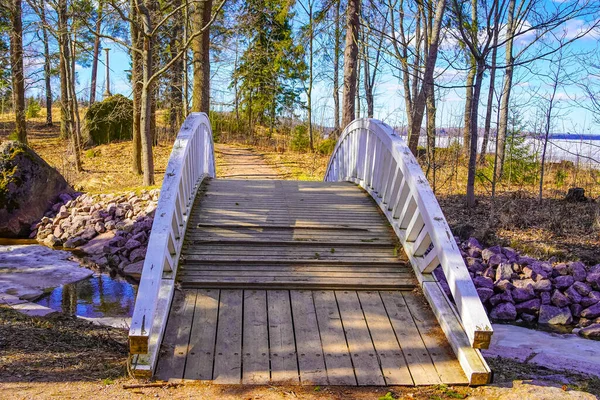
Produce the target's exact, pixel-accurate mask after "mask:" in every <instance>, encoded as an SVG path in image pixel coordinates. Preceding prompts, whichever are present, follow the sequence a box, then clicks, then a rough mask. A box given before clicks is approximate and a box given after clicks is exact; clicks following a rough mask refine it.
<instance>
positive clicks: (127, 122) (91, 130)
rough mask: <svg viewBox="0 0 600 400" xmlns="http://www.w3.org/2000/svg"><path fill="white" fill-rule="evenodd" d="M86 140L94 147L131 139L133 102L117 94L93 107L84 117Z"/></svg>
mask: <svg viewBox="0 0 600 400" xmlns="http://www.w3.org/2000/svg"><path fill="white" fill-rule="evenodd" d="M84 120H85V125H84V129H83V136H84V140H85V141H86V142H87V143H89V144H92V145H98V144H104V143H110V142H112V141H115V140H127V139H131V136H132V132H133V130H132V129H133V128H132V127H133V102H132V101H131V100H130V99H128V98H127V97H125V96H123V95H120V94H117V95H114V96H110V97H107V98H106V99H104V100H102V101H100V102H96V103H94V104H93V105H91V106H90V107H89V108H88V109H87V111H86V113H85V116H84Z"/></svg>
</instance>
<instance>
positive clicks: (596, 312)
mask: <svg viewBox="0 0 600 400" xmlns="http://www.w3.org/2000/svg"><path fill="white" fill-rule="evenodd" d="M581 316H582V317H583V318H587V319H594V318H598V317H600V303H596V304H594V305H593V306H590V307H588V308H586V309H585V310H583V311H581Z"/></svg>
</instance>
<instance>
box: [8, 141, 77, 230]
mask: <svg viewBox="0 0 600 400" xmlns="http://www.w3.org/2000/svg"><path fill="white" fill-rule="evenodd" d="M71 192H72V189H71V188H70V187H69V184H68V183H67V181H66V180H65V179H64V178H63V177H62V176H61V175H60V174H59V173H58V172H57V171H56V170H55V169H54V168H52V167H51V166H50V165H48V163H46V162H45V161H44V160H42V158H41V157H40V156H38V155H37V154H36V153H35V152H34V151H33V150H32V149H30V148H29V147H27V146H26V145H23V144H20V143H18V142H13V141H6V142H4V143H3V144H2V145H0V237H9V238H27V237H29V234H30V232H31V226H32V225H33V224H34V223H36V222H37V221H39V220H40V219H41V218H42V217H43V216H44V214H45V213H46V211H47V210H49V209H51V208H52V206H53V205H54V203H55V201H56V200H57V199H58V197H59V195H60V194H61V193H71ZM46 236H48V235H46Z"/></svg>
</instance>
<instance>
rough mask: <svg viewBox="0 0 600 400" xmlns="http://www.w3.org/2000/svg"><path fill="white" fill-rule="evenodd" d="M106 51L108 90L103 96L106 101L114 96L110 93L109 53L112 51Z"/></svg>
mask: <svg viewBox="0 0 600 400" xmlns="http://www.w3.org/2000/svg"><path fill="white" fill-rule="evenodd" d="M104 51H105V52H106V90H105V91H104V94H103V95H102V96H103V98H105V99H106V98H107V97H110V96H112V94H111V93H110V66H109V58H108V52H109V51H110V49H104Z"/></svg>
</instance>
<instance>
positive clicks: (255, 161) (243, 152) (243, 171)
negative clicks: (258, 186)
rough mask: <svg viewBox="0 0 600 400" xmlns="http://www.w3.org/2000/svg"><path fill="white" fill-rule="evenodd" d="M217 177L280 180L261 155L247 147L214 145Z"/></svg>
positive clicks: (275, 171)
mask: <svg viewBox="0 0 600 400" xmlns="http://www.w3.org/2000/svg"><path fill="white" fill-rule="evenodd" d="M215 153H216V158H217V160H216V162H217V177H219V178H224V179H281V176H280V175H279V173H278V172H277V170H275V169H274V168H273V167H271V166H270V165H268V164H267V162H266V161H265V159H264V156H263V154H261V153H259V152H257V151H256V150H254V149H251V148H247V147H238V146H232V145H227V144H222V143H217V144H215Z"/></svg>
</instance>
